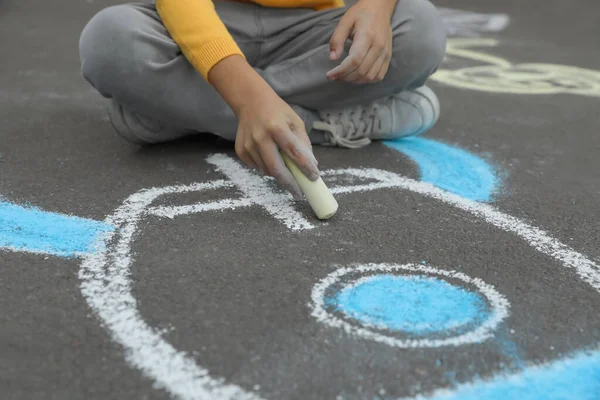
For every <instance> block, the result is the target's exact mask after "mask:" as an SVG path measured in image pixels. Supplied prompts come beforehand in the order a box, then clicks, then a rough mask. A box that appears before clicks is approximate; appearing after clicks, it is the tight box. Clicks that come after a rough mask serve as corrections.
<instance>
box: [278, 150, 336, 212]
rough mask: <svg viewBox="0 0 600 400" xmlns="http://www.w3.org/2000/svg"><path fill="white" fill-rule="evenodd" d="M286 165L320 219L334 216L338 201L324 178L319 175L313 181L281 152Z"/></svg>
mask: <svg viewBox="0 0 600 400" xmlns="http://www.w3.org/2000/svg"><path fill="white" fill-rule="evenodd" d="M281 156H282V157H283V161H284V162H285V165H286V166H287V167H288V169H289V170H290V172H291V173H292V175H293V177H294V179H296V182H298V186H300V189H301V190H302V193H304V196H305V197H306V200H307V201H308V204H310V206H311V207H312V209H313V211H314V212H315V214H316V215H317V218H319V219H329V218H331V217H333V216H334V214H335V213H336V211H337V209H338V203H337V201H336V200H335V198H334V197H333V195H332V194H331V192H330V191H329V189H328V188H327V185H325V182H323V179H321V177H319V179H317V180H316V181H314V182H313V181H311V180H310V179H308V178H307V177H306V175H304V174H303V173H302V171H300V168H298V166H297V165H296V164H295V163H294V162H293V161H292V160H291V159H290V158H289V157H288V156H287V155H286V154H285V153H283V152H282V153H281Z"/></svg>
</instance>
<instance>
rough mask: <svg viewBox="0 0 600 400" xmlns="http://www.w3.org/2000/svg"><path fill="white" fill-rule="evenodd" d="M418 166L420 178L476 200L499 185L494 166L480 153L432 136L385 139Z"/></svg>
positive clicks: (487, 196)
mask: <svg viewBox="0 0 600 400" xmlns="http://www.w3.org/2000/svg"><path fill="white" fill-rule="evenodd" d="M383 143H384V144H385V145H386V146H388V147H390V148H392V149H395V150H398V151H400V152H402V153H403V154H405V155H406V156H407V157H409V158H410V159H411V160H412V161H413V162H414V163H415V164H417V166H418V167H419V173H420V175H421V180H422V181H424V182H429V183H431V184H432V185H435V186H437V187H439V188H441V189H444V190H447V191H449V192H451V193H454V194H457V195H459V196H462V197H464V198H467V199H470V200H475V201H490V200H491V199H492V195H493V194H494V193H495V192H496V190H497V189H498V186H499V179H498V178H497V176H496V173H495V171H494V169H493V168H492V167H491V166H490V165H489V164H488V163H487V162H486V161H484V160H483V159H481V158H480V157H478V156H476V155H474V154H472V153H469V152H468V151H465V150H462V149H460V148H458V147H453V146H449V145H447V144H444V143H440V142H438V141H435V140H431V139H425V138H421V137H410V138H404V139H401V140H394V141H384V142H383Z"/></svg>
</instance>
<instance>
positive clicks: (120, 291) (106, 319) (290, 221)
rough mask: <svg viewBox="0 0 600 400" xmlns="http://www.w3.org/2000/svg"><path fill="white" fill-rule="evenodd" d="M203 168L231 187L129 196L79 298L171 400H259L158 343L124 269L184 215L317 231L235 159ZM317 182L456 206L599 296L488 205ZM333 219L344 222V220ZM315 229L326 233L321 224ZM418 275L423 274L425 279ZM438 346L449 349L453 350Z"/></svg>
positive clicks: (83, 276)
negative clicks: (149, 236)
mask: <svg viewBox="0 0 600 400" xmlns="http://www.w3.org/2000/svg"><path fill="white" fill-rule="evenodd" d="M207 160H208V162H209V163H211V164H212V165H215V166H216V167H217V169H218V170H219V171H220V172H222V173H224V174H225V175H227V176H228V178H229V179H228V180H216V181H210V182H204V183H197V184H193V185H179V186H169V187H163V188H152V189H145V190H142V191H139V192H137V193H134V194H133V195H131V196H129V197H128V198H127V199H126V200H125V201H124V203H123V204H122V205H121V206H120V207H119V208H117V210H116V211H115V212H114V213H113V214H112V215H110V216H109V217H107V218H106V220H105V223H106V224H107V225H109V226H114V227H115V229H114V230H112V231H107V232H104V233H103V234H102V235H101V236H100V238H99V239H98V241H97V243H96V248H97V249H98V251H97V252H94V253H92V254H87V255H85V256H84V258H83V261H82V264H81V268H80V272H79V277H80V280H81V290H82V294H83V296H84V297H85V298H86V300H87V302H88V304H89V305H90V307H91V308H92V309H93V310H94V312H95V313H96V314H97V315H98V317H99V318H100V319H101V320H102V322H103V325H104V326H105V327H106V328H107V329H108V330H109V332H110V334H111V337H112V338H113V340H115V341H116V342H117V343H119V344H120V345H121V346H123V348H124V350H125V358H126V360H127V362H128V363H129V364H130V365H131V366H132V367H135V368H137V369H139V370H140V371H141V372H142V373H143V374H144V375H145V376H146V377H148V378H149V379H151V380H153V381H154V382H155V384H156V386H157V387H160V388H163V389H165V390H166V391H167V392H168V393H170V394H171V395H172V396H173V397H176V398H180V399H260V398H261V397H260V395H259V394H255V393H253V392H252V391H251V390H249V389H244V388H242V387H240V386H237V385H235V384H232V383H228V382H225V380H224V379H223V378H219V377H213V376H211V375H210V371H208V370H207V369H206V368H204V367H202V366H200V365H198V364H197V362H196V359H195V358H193V357H191V356H190V355H188V354H186V353H184V352H183V351H180V350H177V349H175V348H174V347H173V346H172V345H171V344H170V343H168V342H167V341H166V340H165V339H164V338H163V337H162V334H161V332H160V331H159V330H158V329H154V328H152V327H150V326H149V325H148V324H147V323H146V322H145V321H144V320H143V318H142V316H141V315H140V313H139V311H138V309H137V305H136V300H135V298H134V297H133V294H132V292H131V286H132V282H131V270H130V268H131V265H132V263H133V262H134V260H135V254H133V253H132V251H131V246H132V243H133V239H134V237H135V234H136V232H138V230H139V228H140V222H141V221H142V220H144V219H147V218H165V217H172V218H173V217H175V216H177V215H184V214H185V213H202V212H222V211H224V210H231V209H236V208H242V207H255V206H259V207H261V208H263V209H264V210H265V211H266V213H267V214H268V215H272V216H273V217H274V218H275V219H276V220H277V221H279V222H281V223H283V224H284V226H286V227H288V228H289V229H290V230H291V231H300V232H302V231H309V230H310V229H315V227H314V226H312V225H311V226H309V224H308V222H307V221H306V220H305V219H304V218H303V217H302V216H301V215H300V214H293V213H292V210H293V207H292V205H291V203H288V202H284V201H282V199H281V198H279V197H277V199H278V200H271V201H269V202H267V203H265V202H264V201H263V200H260V199H258V200H257V199H256V196H275V195H277V196H279V193H276V192H275V191H273V192H272V193H269V192H268V191H267V189H266V186H262V185H257V183H256V182H254V181H251V183H249V184H248V185H249V186H246V183H245V182H244V181H243V179H242V177H245V178H248V175H246V174H250V175H252V174H253V173H252V172H248V171H247V170H245V169H244V168H243V167H242V166H241V165H239V164H238V163H237V162H235V161H234V160H233V159H231V158H229V157H227V156H225V155H215V156H211V157H209V158H208V159H207ZM323 175H324V176H328V177H330V178H333V177H336V176H344V177H350V178H353V179H354V180H355V181H359V182H361V181H362V182H364V181H368V182H369V183H358V184H355V185H339V186H335V185H332V186H331V190H332V192H334V193H336V194H338V195H341V194H345V193H353V192H365V191H371V190H377V189H387V190H390V189H397V190H408V191H411V192H414V193H416V194H420V195H423V196H427V197H430V198H433V199H436V200H439V201H442V202H444V203H446V204H449V205H452V206H455V207H457V208H459V209H461V210H463V211H466V212H469V213H471V214H473V215H475V216H476V217H479V218H482V219H483V220H485V221H486V222H488V223H490V224H492V225H494V226H496V227H497V228H500V229H502V230H504V231H507V232H510V233H513V234H515V235H516V236H518V237H520V238H521V239H523V240H524V241H526V242H527V243H529V244H530V245H531V246H532V247H533V248H534V249H536V250H538V251H540V252H541V253H543V254H546V255H548V256H551V257H554V258H555V259H557V260H558V261H559V263H560V264H561V265H562V266H563V267H564V268H566V269H567V270H568V271H570V272H571V273H573V274H575V275H576V276H578V277H579V278H580V279H581V280H582V281H583V282H585V283H586V284H589V285H590V286H591V287H592V288H594V289H595V290H597V291H600V268H599V267H598V265H597V264H595V263H594V262H593V261H591V260H589V259H588V258H586V257H585V256H584V255H583V254H580V253H578V252H576V251H575V250H573V249H571V248H570V247H569V246H567V245H565V244H563V243H561V242H559V241H558V240H556V239H554V238H552V237H551V236H550V235H549V234H548V233H546V232H544V231H543V230H541V229H539V228H536V227H534V226H531V225H529V224H527V223H526V222H524V221H521V220H519V219H518V218H515V217H512V216H509V215H506V214H504V213H502V212H500V211H498V210H496V209H495V208H494V207H492V206H491V205H489V204H485V203H477V202H474V201H472V200H468V199H465V198H463V197H460V196H458V195H455V194H452V193H449V192H447V191H444V190H442V189H439V188H436V187H435V186H433V185H432V184H430V183H427V182H418V181H415V180H412V179H408V178H405V177H402V176H400V175H398V174H395V173H392V172H388V171H382V170H377V169H340V170H332V171H323ZM252 179H254V178H252ZM331 181H334V180H331ZM233 182H236V183H235V184H234V183H233ZM221 187H235V188H238V189H239V190H240V192H241V193H242V195H241V197H239V198H226V199H222V200H219V201H209V202H198V203H194V204H191V205H188V206H180V207H171V208H169V207H164V206H154V205H153V203H154V202H155V201H156V200H157V199H158V198H160V197H161V196H163V195H166V194H174V193H185V192H202V191H206V190H214V189H216V188H221ZM281 196H285V197H290V198H291V196H288V195H287V194H281ZM338 218H343V213H342V214H340V215H339V216H338ZM320 226H325V227H326V226H327V224H324V225H320ZM422 268H426V267H425V266H423V267H422ZM429 268H430V267H429ZM420 272H421V273H426V271H420ZM440 272H442V273H444V272H445V273H451V272H449V271H443V270H437V269H436V270H435V271H432V274H436V273H437V274H438V275H439V274H440ZM465 278H467V279H471V280H473V281H474V280H475V279H477V278H469V277H466V276H465ZM486 298H487V297H486ZM488 300H489V299H488ZM497 301H498V300H497ZM199 306H201V305H199ZM497 312H498V311H496V313H497ZM495 315H497V314H495ZM486 321H489V319H488V320H486ZM441 344H443V345H451V344H452V343H441ZM200 358H201V356H200Z"/></svg>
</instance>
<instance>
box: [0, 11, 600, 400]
mask: <svg viewBox="0 0 600 400" xmlns="http://www.w3.org/2000/svg"><path fill="white" fill-rule="evenodd" d="M111 3H116V2H110V1H92V0H88V1H74V0H63V1H60V2H44V1H31V0H23V1H11V0H4V1H0V49H1V56H0V58H1V60H0V120H1V121H2V122H1V124H0V196H2V197H3V198H4V199H7V200H9V201H11V202H14V203H18V204H31V205H35V206H37V207H40V208H42V209H44V210H49V211H53V212H60V213H65V214H71V215H77V216H80V217H86V218H91V219H95V220H104V218H105V217H106V216H107V215H110V214H112V213H113V212H114V210H115V209H116V208H117V207H119V206H120V205H121V204H122V202H123V200H124V199H126V198H127V197H128V196H129V195H131V194H132V193H135V192H137V191H139V190H141V189H144V188H150V187H162V186H168V185H174V184H189V183H192V182H202V181H206V180H214V179H222V178H223V176H222V175H221V174H219V173H218V172H215V170H214V168H213V167H212V166H210V165H209V164H207V163H206V161H205V158H206V157H207V156H208V155H209V154H213V153H217V152H218V153H227V154H230V155H231V156H235V155H234V153H233V151H232V148H231V146H230V145H228V144H226V143H223V142H219V141H215V140H213V139H204V138H195V139H190V140H183V141H179V142H176V143H172V144H167V145H161V146H153V147H150V148H139V147H137V146H134V145H130V144H127V143H125V142H123V141H122V140H121V139H119V138H118V137H117V136H115V135H114V134H113V133H112V130H111V127H110V124H109V122H108V119H107V117H106V114H105V112H104V107H105V100H104V99H102V98H101V97H100V96H99V95H98V94H96V93H95V92H94V91H93V89H92V88H91V87H90V86H89V85H88V84H87V83H86V82H84V81H83V79H82V78H81V76H80V72H79V58H78V50H77V44H78V37H79V33H80V31H81V30H82V28H83V27H84V25H85V23H86V22H87V21H88V20H89V18H91V16H92V15H93V14H94V13H95V12H97V11H98V10H100V9H101V8H102V7H105V6H107V5H109V4H111ZM492 3H493V4H492ZM436 4H438V5H440V6H444V7H452V8H458V9H463V10H470V11H478V12H502V13H506V14H508V15H510V17H511V23H510V25H509V26H508V28H507V29H506V30H505V31H503V32H501V33H497V34H486V35H485V36H486V37H495V38H498V39H500V40H501V44H500V45H499V46H498V47H497V48H496V49H495V50H494V54H496V55H501V56H502V57H503V58H506V59H509V60H514V61H515V62H516V61H519V62H539V63H552V64H564V65H573V66H578V67H583V68H589V69H600V53H599V52H598V46H597V38H598V37H599V36H600V25H598V15H599V14H600V4H598V3H597V2H593V1H584V0H577V1H575V0H574V1H570V2H564V1H548V0H545V1H542V0H532V1H528V2H523V1H517V0H510V1H509V0H507V1H503V2H481V1H475V0H452V1H450V0H447V1H437V2H436ZM431 86H432V87H433V88H434V89H435V90H436V92H437V93H438V95H439V97H440V99H441V102H442V116H441V118H440V122H439V123H438V125H437V126H436V127H435V128H434V129H433V130H432V131H431V132H430V133H428V137H430V138H435V139H439V140H441V141H443V142H445V143H449V144H453V145H457V146H460V147H461V148H463V149H467V150H469V151H471V152H473V153H475V154H478V155H480V156H482V157H483V158H484V159H485V160H487V161H488V162H490V163H491V164H492V165H494V166H495V167H496V168H497V169H498V171H500V175H501V177H502V188H501V189H500V191H499V192H498V193H497V194H496V195H495V197H494V201H493V202H492V204H493V206H494V207H496V208H498V209H499V210H501V211H503V212H505V213H507V214H509V215H512V216H515V217H518V218H522V219H524V220H526V221H529V222H531V223H532V224H533V225H535V226H537V227H540V228H542V229H544V230H546V231H547V232H549V233H550V234H551V235H552V236H553V237H555V238H557V239H558V240H560V241H561V242H563V243H565V244H567V245H569V246H571V247H572V248H574V249H575V250H577V251H579V252H581V253H583V254H585V255H586V256H587V257H589V258H590V259H592V260H596V262H598V261H600V246H599V242H600V241H599V239H600V229H599V223H598V216H599V215H600V158H599V157H598V154H600V153H599V151H600V136H599V135H598V130H597V126H598V116H597V112H598V106H599V104H600V98H598V97H589V96H579V95H573V94H552V95H539V96H530V95H511V94H494V93H485V92H476V91H468V90H461V89H458V88H453V87H448V86H444V85H441V84H438V83H435V82H433V83H432V84H431ZM315 154H316V155H317V157H318V159H319V160H320V164H321V167H322V168H323V169H329V168H350V167H369V168H380V169H384V170H389V171H393V172H396V173H399V174H401V175H404V176H407V177H410V178H413V179H418V178H419V174H418V170H417V168H416V166H415V165H414V164H413V163H411V161H410V160H409V159H408V158H406V157H404V156H403V155H402V154H400V153H398V152H395V151H394V150H392V149H389V148H386V147H385V146H383V145H381V144H375V145H372V146H370V147H369V148H366V149H363V150H360V151H344V150H339V149H322V148H318V149H316V150H315ZM231 193H232V192H231V191H230V190H229V189H219V190H217V191H215V192H214V193H211V194H210V195H209V196H211V198H215V199H217V198H221V197H228V196H231ZM189 196H190V197H189V198H188V199H187V200H190V201H194V200H198V199H199V198H200V197H197V198H195V197H194V196H193V195H189ZM198 196H200V195H198ZM202 198H203V199H205V197H202ZM168 201H171V202H181V201H182V200H181V199H178V200H175V199H172V200H168ZM339 201H340V207H341V208H340V213H339V215H337V216H336V218H335V219H334V220H332V221H331V222H328V223H327V224H325V225H319V226H318V227H317V228H316V229H315V230H313V231H308V232H301V233H297V232H290V231H289V230H288V229H287V228H286V227H285V225H283V224H281V223H280V222H279V221H277V220H276V219H275V218H273V217H271V216H269V215H268V214H267V213H266V212H265V211H264V210H263V209H261V208H259V207H252V208H242V209H239V210H235V211H226V212H217V213H205V214H199V215H188V216H182V217H177V218H175V219H173V220H170V219H163V220H159V219H150V220H148V221H147V222H145V223H144V224H143V227H142V230H140V233H139V235H138V236H136V240H135V241H134V244H133V251H134V254H135V257H136V258H135V263H134V265H133V266H132V270H131V276H132V281H133V287H132V292H133V293H134V295H135V297H136V300H137V302H138V303H137V306H138V309H139V311H140V313H141V315H142V316H143V318H144V319H145V321H146V322H147V323H148V324H149V325H151V326H153V327H155V328H157V329H164V330H165V331H164V334H163V337H164V338H165V339H166V340H167V341H168V342H169V343H171V344H172V345H173V346H174V347H175V348H177V349H178V350H181V351H185V352H186V353H187V354H190V355H192V356H193V357H195V358H196V359H197V360H198V363H199V364H201V365H202V366H203V367H204V368H206V369H208V371H210V375H211V376H215V377H223V378H224V379H225V380H226V381H227V382H230V383H233V384H235V385H238V386H241V387H242V388H244V389H247V390H254V391H256V393H259V394H260V395H261V396H263V397H265V398H269V399H335V398H336V397H337V396H341V398H343V399H366V398H369V399H373V398H386V399H387V398H397V397H403V396H413V395H416V394H419V393H427V392H430V391H432V390H434V389H436V388H439V387H452V386H453V385H455V384H457V383H460V382H467V381H469V380H471V379H472V378H473V377H474V376H480V377H486V376H491V375H493V374H495V373H497V372H499V371H501V370H505V369H508V370H514V369H516V368H518V366H519V365H521V363H540V362H547V361H551V360H553V359H556V358H559V357H561V355H564V354H569V353H570V352H573V351H577V350H580V349H586V348H593V347H595V346H597V342H598V340H599V339H600V317H599V314H598V309H600V296H598V293H597V292H596V291H594V290H593V288H591V287H590V286H589V285H586V284H584V283H583V282H582V281H581V280H579V279H578V278H577V276H575V274H573V273H570V272H569V271H567V270H565V269H564V268H562V267H561V266H560V265H559V263H558V262H557V261H556V260H555V259H553V258H550V257H548V256H545V255H543V254H541V253H540V252H537V251H536V250H534V249H533V248H532V247H531V246H530V245H529V244H528V243H526V242H525V241H524V240H522V239H519V238H517V237H516V236H514V235H512V234H510V233H507V232H504V231H501V230H499V229H497V228H495V227H493V226H491V225H489V224H487V223H485V222H484V221H482V220H480V219H477V218H475V217H474V216H472V215H471V214H468V213H466V212H463V211H460V210H458V209H456V208H453V207H451V206H449V205H446V204H443V203H441V202H439V201H436V200H433V199H430V198H426V197H423V196H420V195H417V194H414V193H411V192H398V191H393V190H378V191H371V192H366V193H360V194H359V193H354V194H348V195H344V196H340V197H339ZM301 210H302V211H303V212H305V213H306V215H307V218H308V219H309V220H310V221H311V222H312V223H315V224H317V225H318V224H319V223H318V222H317V221H315V220H314V219H313V218H312V217H311V216H310V210H308V209H307V208H306V207H305V208H301ZM423 261H425V262H426V263H427V264H430V265H432V266H436V267H438V268H442V269H444V268H447V269H455V270H459V271H461V272H463V273H465V274H467V275H469V276H477V277H479V278H481V279H482V280H484V281H485V282H488V283H490V284H492V285H494V287H495V288H496V289H497V290H498V291H499V292H501V293H503V294H504V295H505V296H506V297H507V298H508V299H509V300H510V302H511V315H510V317H509V320H508V321H507V322H506V324H504V325H502V326H501V327H500V328H499V329H498V331H497V333H496V336H495V337H494V338H493V339H491V340H488V341H486V342H484V343H481V344H470V345H463V346H460V347H457V348H453V347H444V348H439V349H398V348H394V347H390V346H387V345H385V344H381V343H377V342H374V341H370V340H364V339H360V338H356V337H353V336H349V335H347V334H345V333H343V332H342V331H341V330H339V329H332V328H329V327H326V326H324V325H323V324H320V323H318V322H317V321H315V319H314V318H313V317H312V316H311V314H310V310H309V308H308V306H307V303H308V302H309V301H310V297H311V290H312V288H313V285H314V284H315V283H316V282H317V281H319V280H320V279H322V278H324V277H325V276H326V275H327V274H329V273H331V272H332V271H334V270H335V269H337V268H338V267H340V266H345V265H351V264H356V263H371V262H377V263H380V262H386V263H401V264H404V263H415V264H420V263H422V262H423ZM80 264H81V260H80V259H78V258H72V259H65V258H60V257H54V256H49V255H46V256H45V255H38V254H29V253H25V252H0V265H1V270H2V272H1V273H0V393H1V395H0V397H1V398H2V399H50V398H52V399H54V398H56V399H133V398H136V399H164V398H169V395H168V393H167V392H166V391H165V390H163V389H161V388H157V387H154V384H153V381H152V380H151V379H149V378H147V377H145V376H144V375H143V374H142V373H140V372H139V371H138V370H137V369H135V368H132V366H131V365H130V364H128V363H127V362H126V360H125V354H124V350H123V348H122V347H121V346H120V345H119V344H117V343H115V341H113V340H112V339H111V336H110V334H109V333H108V330H107V329H106V327H105V326H103V324H102V323H101V322H100V320H99V319H98V317H97V316H96V315H95V313H94V312H93V311H92V309H91V308H90V307H89V306H88V304H87V302H86V299H85V298H84V297H83V296H82V293H81V290H80V281H79V278H78V271H79V267H80Z"/></svg>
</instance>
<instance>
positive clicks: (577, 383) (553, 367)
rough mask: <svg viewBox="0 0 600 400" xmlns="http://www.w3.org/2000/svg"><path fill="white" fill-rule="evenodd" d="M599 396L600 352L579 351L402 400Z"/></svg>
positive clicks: (578, 399)
mask: <svg viewBox="0 0 600 400" xmlns="http://www.w3.org/2000/svg"><path fill="white" fill-rule="evenodd" d="M598 398H600V351H597V350H596V351H593V352H580V353H577V354H574V355H571V356H570V357H568V358H564V359H562V360H558V361H553V362H551V363H547V364H542V365H531V366H528V367H526V368H524V369H523V371H521V372H519V373H514V374H499V375H497V376H495V377H493V378H491V379H488V380H476V381H474V382H471V383H467V384H463V385H459V386H458V387H455V388H453V389H442V390H438V391H436V392H434V393H431V394H426V395H424V394H421V395H418V396H416V397H411V398H404V399H402V400H481V399H485V400H507V399H515V400H516V399H518V400H567V399H573V400H597V399H598Z"/></svg>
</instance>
